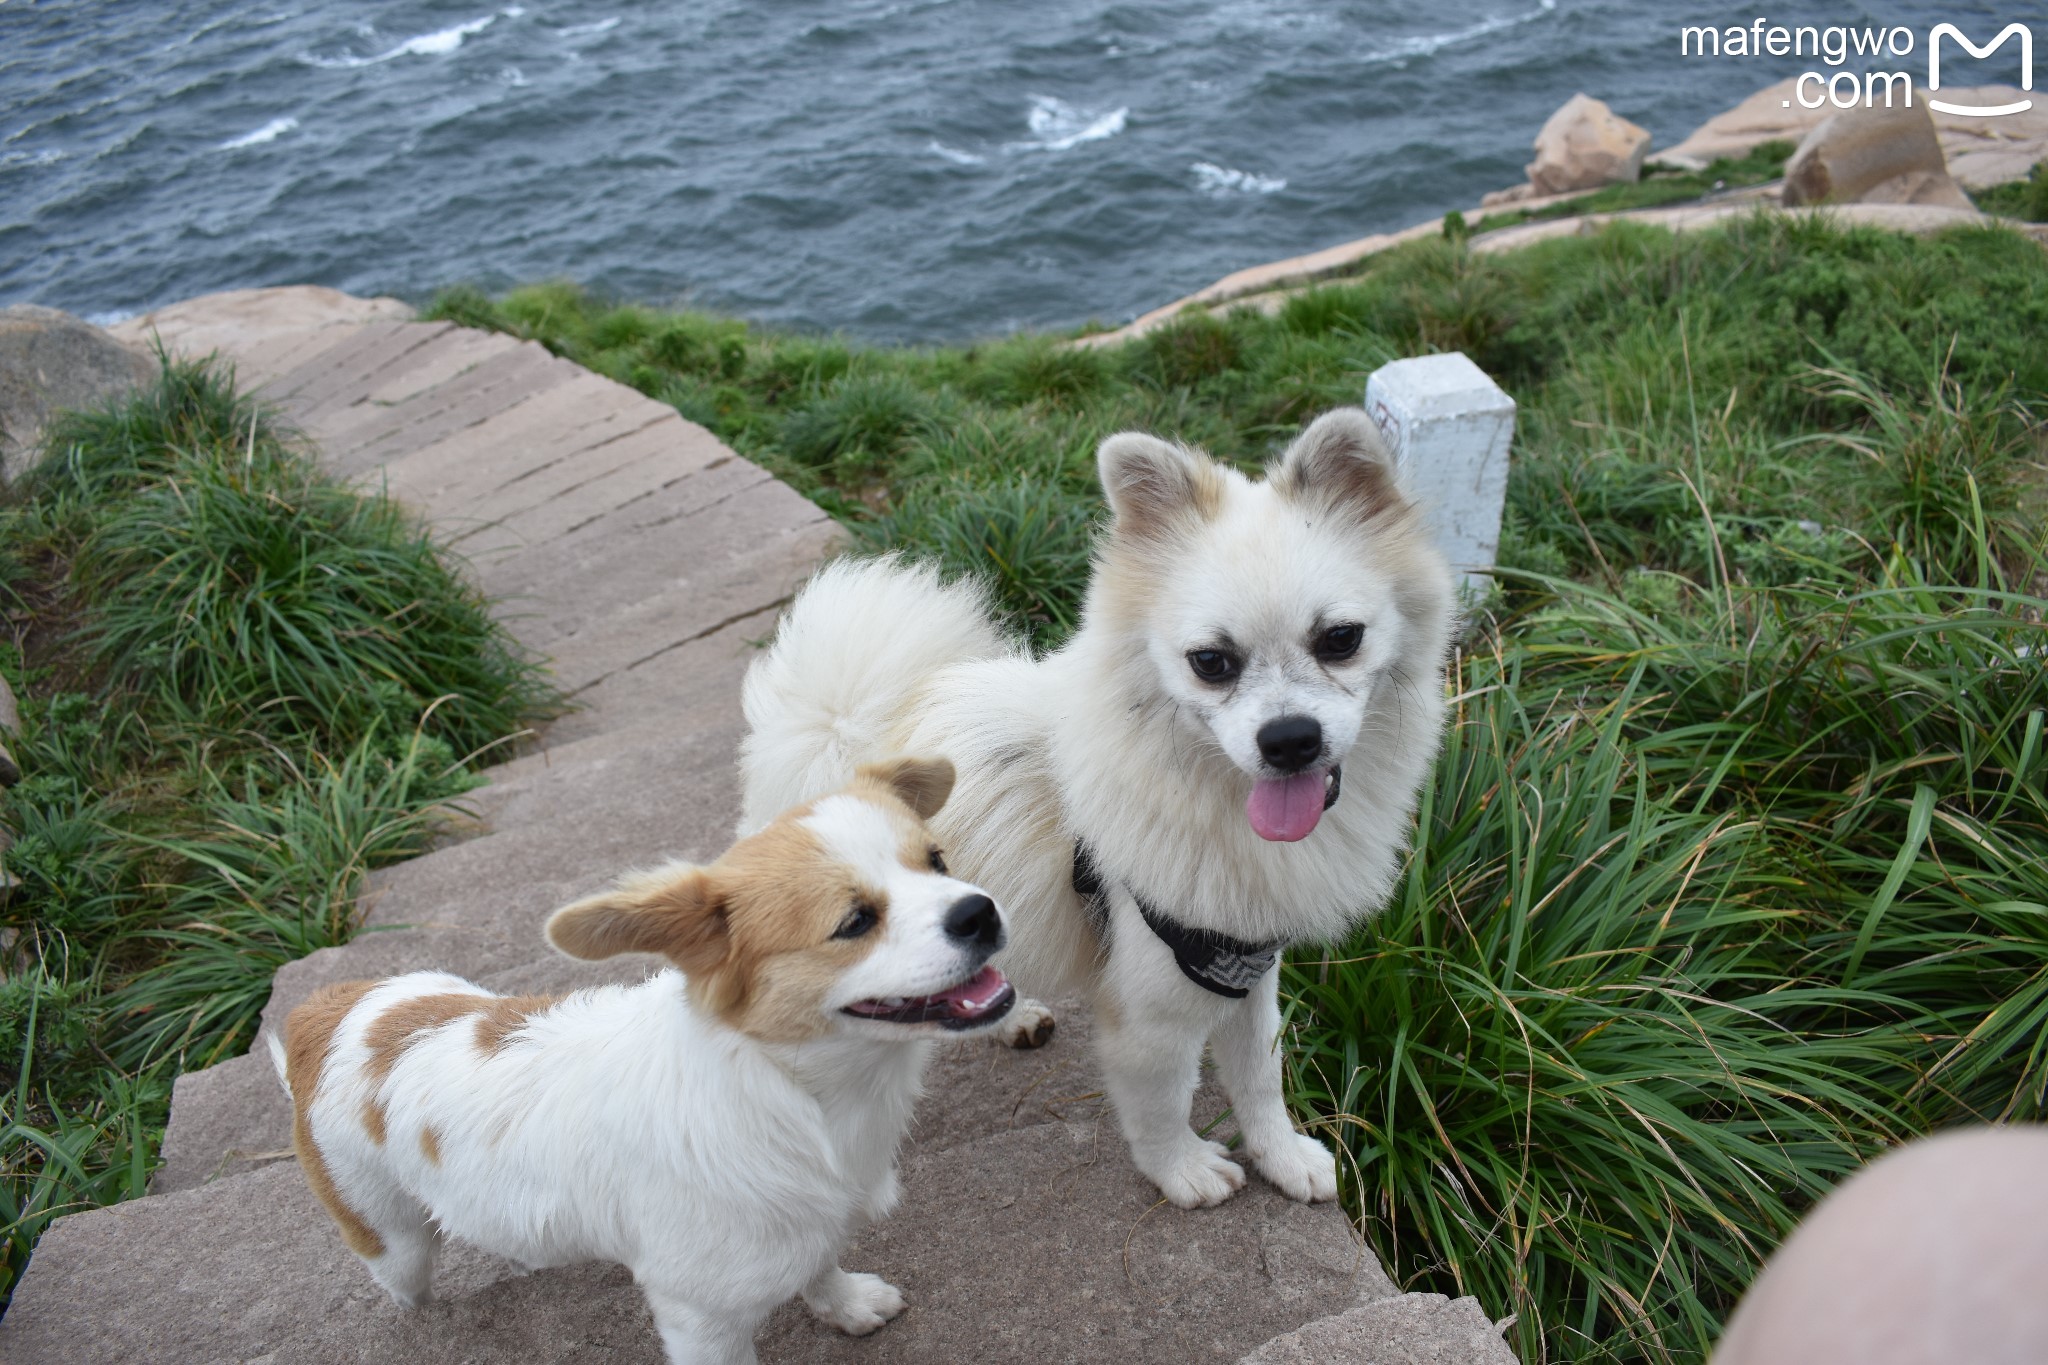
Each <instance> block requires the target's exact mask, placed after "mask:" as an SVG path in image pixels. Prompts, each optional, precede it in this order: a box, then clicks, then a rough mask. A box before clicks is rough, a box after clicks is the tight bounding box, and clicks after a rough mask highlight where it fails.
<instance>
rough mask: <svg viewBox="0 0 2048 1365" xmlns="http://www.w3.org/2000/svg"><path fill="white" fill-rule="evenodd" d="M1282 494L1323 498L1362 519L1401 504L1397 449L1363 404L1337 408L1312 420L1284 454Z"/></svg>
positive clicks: (1277, 480) (1278, 475)
mask: <svg viewBox="0 0 2048 1365" xmlns="http://www.w3.org/2000/svg"><path fill="white" fill-rule="evenodd" d="M1273 483H1274V485H1275V487H1277V488H1278V489H1279V490H1280V493H1281V495H1282V496H1284V497H1287V498H1292V499H1296V500H1300V499H1304V498H1313V499H1322V500H1326V501H1328V502H1329V503H1331V504H1333V505H1335V506H1339V507H1344V508H1348V509H1349V510H1351V511H1352V512H1354V513H1355V514H1357V515H1358V516H1359V517H1361V518H1370V517H1376V516H1378V515H1379V514H1380V513H1382V512H1387V511H1391V510H1393V509H1394V508H1397V507H1399V506H1401V505H1402V502H1401V490H1400V486H1399V484H1398V483H1397V482H1396V481H1395V478H1394V452H1393V450H1392V449H1391V448H1390V447H1389V446H1388V445H1387V439H1386V437H1385V436H1383V435H1382V434H1381V433H1380V429H1379V426H1378V425H1377V424H1376V423H1375V422H1374V421H1373V420H1372V418H1371V417H1369V416H1367V415H1366V412H1365V409H1364V408H1337V409H1334V410H1333V411H1330V412H1326V413H1324V414H1323V415H1322V416H1321V417H1318V418H1316V420H1315V421H1313V422H1311V423H1309V427H1308V430H1306V431H1304V432H1302V433H1301V435H1299V436H1297V437H1295V439H1294V444H1292V445H1290V446H1289V447H1287V453H1286V454H1285V455H1282V456H1281V457H1280V466H1279V469H1278V470H1277V471H1276V472H1275V473H1274V475H1273Z"/></svg>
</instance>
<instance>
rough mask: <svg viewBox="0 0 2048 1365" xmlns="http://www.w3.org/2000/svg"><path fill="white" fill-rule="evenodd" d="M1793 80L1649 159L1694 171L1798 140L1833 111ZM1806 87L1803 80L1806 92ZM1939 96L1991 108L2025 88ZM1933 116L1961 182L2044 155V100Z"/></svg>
mask: <svg viewBox="0 0 2048 1365" xmlns="http://www.w3.org/2000/svg"><path fill="white" fill-rule="evenodd" d="M1796 79H1797V78H1796V77H1795V78H1788V79H1786V80H1782V81H1779V82H1778V83H1777V84H1776V85H1767V86H1765V87H1764V88H1763V89H1761V90H1759V91H1757V92H1756V93H1755V94H1754V95H1751V96H1750V97H1749V98H1748V99H1746V100H1744V101H1743V102H1742V103H1740V104H1738V105H1736V106H1735V107H1734V108H1733V109H1730V110H1728V111H1727V112H1726V113H1721V114H1716V115H1715V116H1714V117H1712V118H1710V119H1708V120H1707V121H1706V122H1705V123H1702V124H1701V125H1700V126H1699V127H1698V128H1696V129H1694V130H1693V132H1692V133H1691V135H1690V136H1688V137H1687V138H1686V139H1685V140H1684V141H1683V142H1680V143H1678V144H1677V145H1676V146H1673V147H1667V148H1665V149H1664V150H1662V151H1660V152H1658V153H1657V160H1658V161H1659V162H1661V163H1663V164H1664V165H1667V166H1676V167H1678V168H1679V169H1681V170H1688V171H1698V170H1704V169H1706V167H1707V166H1708V165H1709V164H1710V163H1712V162H1713V161H1714V160H1715V159H1716V158H1719V157H1729V158H1740V157H1743V156H1746V155H1748V153H1749V152H1750V151H1751V150H1752V149H1754V148H1755V147H1756V146H1758V145H1759V144H1760V143H1765V142H1792V143H1797V142H1800V141H1802V140H1804V139H1805V137H1806V135H1807V134H1808V133H1811V132H1812V131H1813V130H1814V129H1815V128H1817V127H1819V126H1820V125H1821V124H1822V123H1823V122H1825V121H1826V120H1827V118H1828V117H1829V116H1830V115H1831V114H1833V113H1835V112H1836V110H1835V108H1834V106H1833V105H1831V104H1828V103H1826V102H1825V101H1823V102H1822V104H1821V107H1820V108H1818V109H1808V108H1805V107H1803V106H1802V105H1801V104H1800V102H1799V98H1798V96H1799V91H1798V89H1797V86H1796ZM1810 91H1811V85H1810V83H1809V94H1808V96H1807V97H1808V98H1809V99H1811V98H1812V95H1811V93H1810ZM1927 97H1928V92H1927V91H1926V90H1924V89H1921V88H1920V87H1918V86H1916V87H1914V90H1913V102H1914V104H1915V105H1916V106H1917V105H1921V104H1925V103H1926V101H1927ZM1939 98H1940V99H1942V100H1943V101H1945V102H1947V103H1950V104H1957V105H1965V106H1969V105H1975V106H1978V107H1982V108H1991V107H1995V106H1997V105H2001V104H2013V103H2016V102H2018V101H2021V100H2025V99H2028V98H2030V94H2029V92H2027V91H2024V90H2019V89H2016V88H2014V87H2013V86H2009V85H1980V86H1963V87H1949V86H1944V87H1942V91H1941V94H1940V96H1939ZM1933 120H1934V132H1935V136H1936V137H1937V138H1939V139H1940V142H1941V150H1942V154H1943V155H1944V156H1945V157H1946V158H1947V161H1948V172H1949V175H1950V176H1951V177H1953V178H1954V180H1955V181H1956V183H1957V184H1959V185H1961V186H1963V187H1965V188H1967V189H1973V190H1981V189H1986V188H1989V187H1990V186H1992V185H2003V184H2005V183H2007V182H2008V181H2012V180H2024V179H2026V178H2027V171H2028V169H2029V168H2030V167H2032V166H2033V164H2034V163H2035V162H2037V161H2042V160H2048V102H2044V101H2041V100H2035V101H2034V107H2033V108H2032V109H2030V110H2027V111H2026V112H2024V113H2018V114H2003V115H2000V116H1999V117H1998V118H1995V119H1986V118H1972V117H1970V116H1968V115H1962V114H1949V113H1943V112H1942V111H1940V110H1934V111H1933Z"/></svg>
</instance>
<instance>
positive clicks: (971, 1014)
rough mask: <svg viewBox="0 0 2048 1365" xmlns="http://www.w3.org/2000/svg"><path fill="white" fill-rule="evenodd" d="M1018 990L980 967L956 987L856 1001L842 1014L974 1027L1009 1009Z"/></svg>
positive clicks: (996, 974)
mask: <svg viewBox="0 0 2048 1365" xmlns="http://www.w3.org/2000/svg"><path fill="white" fill-rule="evenodd" d="M1016 1003H1017V992H1016V991H1015V990H1013V989H1011V986H1010V983H1009V982H1008V981H1006V980H1004V979H1003V974H1002V973H1001V972H999V971H997V970H996V969H995V968H993V967H983V968H982V969H981V970H980V971H978V972H976V973H975V974H974V975H973V976H970V977H968V978H967V979H966V980H965V981H963V982H961V983H960V984H959V985H957V986H951V987H948V988H947V989H945V990H943V991H940V992H939V993H938V994H936V995H914V996H901V995H892V996H888V997H887V998H885V999H881V1000H856V1001H854V1002H853V1003H852V1004H851V1005H848V1006H847V1007H846V1008H845V1010H844V1013H847V1014H851V1015H855V1016H857V1017H859V1018H862V1019H880V1020H882V1021H883V1022H884V1023H889V1024H937V1025H939V1026H940V1027H941V1028H951V1029H962V1028H976V1027H978V1026H980V1025H982V1024H992V1023H994V1022H995V1021H996V1020H998V1019H1000V1018H1002V1017H1003V1016H1004V1015H1006V1014H1008V1013H1009V1012H1010V1006H1012V1005H1014V1004H1016Z"/></svg>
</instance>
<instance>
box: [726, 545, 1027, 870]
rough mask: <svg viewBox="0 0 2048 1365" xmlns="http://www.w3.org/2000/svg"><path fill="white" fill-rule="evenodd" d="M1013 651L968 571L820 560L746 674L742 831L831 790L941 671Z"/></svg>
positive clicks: (885, 742) (887, 561) (882, 743)
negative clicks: (951, 576)
mask: <svg viewBox="0 0 2048 1365" xmlns="http://www.w3.org/2000/svg"><path fill="white" fill-rule="evenodd" d="M1010 652H1012V651H1011V646H1010V645H1009V644H1007V643H1006V642H1005V641H1004V639H1003V637H1002V635H1001V633H1000V632H998V631H997V630H996V628H995V626H994V624H993V623H992V622H991V621H990V619H989V610H988V600H987V595H986V594H985V593H984V592H983V590H982V589H981V587H980V586H979V585H977V584H975V583H973V582H970V581H960V582H954V583H942V582H940V581H939V575H938V571H937V570H936V569H934V568H932V567H931V566H929V565H921V564H910V563H907V562H905V561H904V560H903V559H902V558H900V557H899V556H896V555H885V556H883V557H881V558H879V559H842V560H839V561H837V562H835V563H832V564H828V565H826V566H825V567H824V568H823V569H822V570H820V571H819V572H818V574H817V576H816V577H814V578H813V579H811V581H810V582H809V583H808V584H807V585H806V586H805V587H804V590H803V591H802V592H801V593H799V594H798V595H797V599H796V601H795V602H793V603H791V604H790V608H789V610H788V612H786V613H785V614H784V615H783V618H782V624H781V626H780V627H779V628H778V629H777V630H776V632H775V643H774V644H773V645H772V646H770V647H769V650H768V652H767V653H766V654H765V655H763V656H762V657H761V658H760V659H758V660H756V661H755V663H754V666H753V667H752V668H751V669H749V670H748V672H747V682H746V688H745V691H744V693H743V694H742V700H743V703H744V705H745V707H746V713H747V731H748V733H747V739H746V743H745V744H744V745H743V746H742V747H741V750H740V769H741V773H742V776H743V779H744V782H745V785H746V802H745V807H744V810H743V812H742V815H741V819H740V828H741V831H742V832H750V831H752V830H756V829H759V828H761V827H762V826H763V825H765V824H767V823H768V821H770V820H772V819H773V818H774V817H775V816H776V815H777V814H778V813H779V812H781V811H784V810H787V809H789V808H790V807H791V806H795V805H800V804H802V803H803V802H805V801H810V800H813V799H815V798H817V797H819V796H821V795H824V794H825V793H827V792H831V791H835V790H837V789H838V788H839V787H841V786H842V785H844V784H845V783H846V782H847V781H848V780H849V779H850V778H851V777H852V776H853V770H854V768H855V767H856V766H858V765H859V764H861V763H865V762H870V761H872V760H875V759H878V758H883V757H887V756H888V754H889V751H890V748H891V746H892V735H894V734H895V733H896V732H898V731H899V730H900V729H901V727H902V722H903V720H904V718H905V716H906V714H907V713H908V712H909V710H910V708H912V707H914V706H915V705H916V704H917V698H918V696H919V694H920V693H921V692H922V691H923V689H924V688H925V686H926V684H927V683H928V682H929V681H930V680H931V678H932V676H933V675H934V674H936V673H938V672H939V671H940V670H941V669H944V668H947V667H950V666H952V665H954V664H960V663H966V662H969V661H971V660H975V659H987V658H994V657H997V656H999V655H1004V654H1008V653H1010Z"/></svg>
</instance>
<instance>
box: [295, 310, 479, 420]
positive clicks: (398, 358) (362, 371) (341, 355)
mask: <svg viewBox="0 0 2048 1365" xmlns="http://www.w3.org/2000/svg"><path fill="white" fill-rule="evenodd" d="M453 330H455V324H454V323H451V322H371V323H365V324H364V325H363V326H361V327H358V328H357V329H356V330H355V331H354V332H353V333H352V334H351V335H350V336H349V337H348V338H347V339H346V340H344V341H342V342H339V343H337V344H336V345H334V346H331V347H329V348H328V349H327V350H325V351H323V352H322V353H321V354H320V355H319V356H318V357H316V358H315V359H314V360H313V361H312V362H311V363H309V364H300V365H298V366H297V367H295V368H293V369H291V370H289V371H287V372H285V373H284V374H280V375H279V376H277V378H275V379H273V380H271V381H269V382H268V383H266V384H265V385H264V386H263V395H264V397H266V398H269V399H271V400H272V401H274V402H276V403H277V404H278V405H279V406H281V407H282V408H283V409H284V410H285V411H286V412H289V413H291V414H292V416H293V418H294V419H297V420H303V416H304V414H305V413H307V412H310V411H311V410H312V409H313V408H315V407H318V406H319V405H320V404H322V403H329V402H332V401H334V400H335V399H336V398H352V397H355V396H357V395H359V394H360V393H361V392H362V391H363V390H364V389H365V388H367V387H368V386H369V383H370V381H371V379H372V378H373V377H374V376H375V375H377V374H378V373H380V372H383V371H388V370H389V369H391V368H392V367H393V366H403V365H404V364H405V363H406V359H407V357H409V356H411V355H412V354H413V353H414V352H416V351H418V350H419V349H420V348H422V347H424V346H426V345H427V344H429V343H430V342H432V341H433V340H434V339H435V338H436V337H439V336H442V335H445V334H446V333H448V332H451V331H453Z"/></svg>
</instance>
